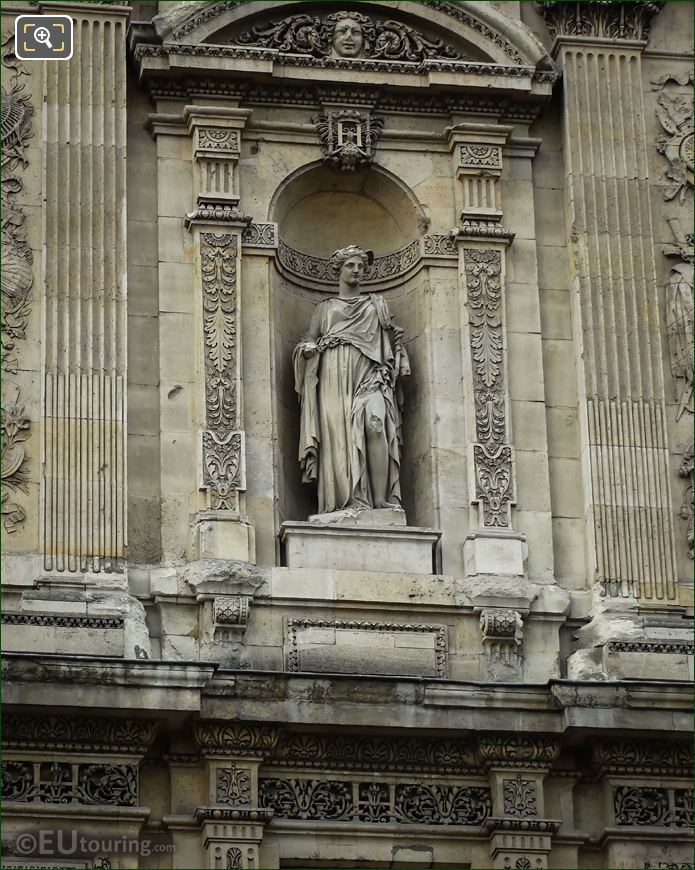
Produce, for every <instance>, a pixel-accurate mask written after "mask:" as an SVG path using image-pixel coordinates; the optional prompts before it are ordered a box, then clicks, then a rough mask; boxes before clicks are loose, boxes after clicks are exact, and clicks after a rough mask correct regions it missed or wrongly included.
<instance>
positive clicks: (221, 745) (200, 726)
mask: <svg viewBox="0 0 695 870" xmlns="http://www.w3.org/2000/svg"><path fill="white" fill-rule="evenodd" d="M194 733H195V738H196V741H197V742H198V744H199V746H200V747H201V751H202V753H203V756H204V757H205V759H206V769H207V774H208V789H209V793H208V800H209V804H208V806H205V807H199V808H198V809H197V810H196V812H195V818H196V821H197V822H198V824H199V825H200V828H201V836H202V838H203V849H204V850H205V854H206V856H207V859H208V864H207V866H208V867H211V868H217V867H227V868H230V870H242V868H244V870H246V868H258V867H259V866H260V863H259V848H260V845H261V841H262V839H263V831H264V827H265V825H266V824H267V822H269V821H270V819H271V818H272V815H273V813H272V810H268V809H264V808H262V807H259V795H258V771H259V768H260V766H261V764H262V763H263V759H264V758H265V757H266V756H267V755H268V754H269V753H270V752H271V751H272V750H273V749H274V748H275V746H276V745H277V741H278V735H279V732H278V729H277V728H269V727H265V726H256V725H246V724H244V723H240V722H235V723H229V724H226V723H219V722H199V723H197V724H196V726H195V729H194Z"/></svg>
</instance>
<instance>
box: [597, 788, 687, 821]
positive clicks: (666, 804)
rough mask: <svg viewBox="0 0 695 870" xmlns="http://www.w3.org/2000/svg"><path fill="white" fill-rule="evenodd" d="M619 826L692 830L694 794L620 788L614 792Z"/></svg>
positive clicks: (673, 789)
mask: <svg viewBox="0 0 695 870" xmlns="http://www.w3.org/2000/svg"><path fill="white" fill-rule="evenodd" d="M613 808H614V811H615V823H616V825H620V826H623V825H636V826H644V825H648V826H650V827H651V826H655V827H664V828H692V827H693V790H692V789H683V788H652V787H646V786H628V785H619V786H616V787H615V788H614V789H613Z"/></svg>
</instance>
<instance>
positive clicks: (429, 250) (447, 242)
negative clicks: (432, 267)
mask: <svg viewBox="0 0 695 870" xmlns="http://www.w3.org/2000/svg"><path fill="white" fill-rule="evenodd" d="M423 251H424V254H425V256H426V257H457V256H458V250H457V248H456V242H455V241H454V238H453V236H450V235H447V236H439V235H431V236H425V237H424V239H423Z"/></svg>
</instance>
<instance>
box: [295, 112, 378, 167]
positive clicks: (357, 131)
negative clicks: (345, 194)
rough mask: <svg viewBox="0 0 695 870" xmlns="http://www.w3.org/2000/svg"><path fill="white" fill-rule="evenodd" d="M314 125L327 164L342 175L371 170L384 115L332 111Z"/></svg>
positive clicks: (314, 121)
mask: <svg viewBox="0 0 695 870" xmlns="http://www.w3.org/2000/svg"><path fill="white" fill-rule="evenodd" d="M312 122H313V124H314V126H315V127H316V132H317V134H318V137H319V139H320V141H321V145H322V147H323V153H324V158H323V162H324V163H325V164H326V165H328V166H331V167H333V168H334V169H339V170H341V171H342V172H346V171H348V172H354V170H355V169H356V168H357V167H358V166H359V167H369V165H370V164H371V163H372V161H373V160H374V152H375V150H376V145H377V142H378V141H379V135H380V133H381V130H382V128H383V126H384V117H383V115H376V114H373V113H371V112H370V113H362V112H358V111H357V110H356V109H337V110H329V111H327V112H326V113H325V114H322V115H315V116H314V117H313V118H312Z"/></svg>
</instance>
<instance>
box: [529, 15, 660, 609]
mask: <svg viewBox="0 0 695 870" xmlns="http://www.w3.org/2000/svg"><path fill="white" fill-rule="evenodd" d="M661 5H662V4H660V3H653V2H636V3H610V4H605V3H604V4H599V3H556V2H547V3H541V4H539V6H540V9H541V12H542V13H543V14H544V16H545V19H546V21H547V22H548V25H549V27H550V29H551V32H553V33H554V34H555V36H556V42H555V54H556V56H557V58H558V60H559V61H560V63H561V65H562V68H563V73H564V78H563V81H564V124H563V129H564V153H565V161H566V173H567V184H566V197H567V202H566V218H567V226H568V245H569V249H570V257H571V278H572V290H573V295H574V305H575V312H576V316H577V322H578V323H580V324H581V360H582V362H581V375H580V420H581V427H582V465H583V474H584V482H585V517H586V523H587V530H588V534H589V539H590V540H589V553H590V560H591V562H590V569H591V573H592V575H593V578H594V579H595V580H596V581H598V583H599V587H600V591H601V594H602V595H606V594H607V595H610V596H623V597H630V596H632V595H635V596H636V597H637V598H638V599H641V600H642V601H649V602H659V601H663V602H674V601H675V600H676V597H677V590H676V564H675V555H674V536H673V521H672V517H671V492H670V489H671V483H670V480H669V472H668V439H667V431H666V417H665V395H664V376H663V370H662V359H663V348H662V341H661V336H660V312H659V301H658V294H657V293H656V283H657V279H656V272H655V261H654V251H655V248H654V235H653V229H652V217H651V210H650V200H649V187H648V172H649V170H648V164H649V161H648V149H647V138H646V131H645V126H644V117H645V107H644V97H643V92H642V67H641V55H642V51H643V50H644V47H645V45H646V40H647V36H648V23H649V19H650V17H651V16H652V15H653V14H654V13H655V12H656V11H658V9H659V8H660V6H661ZM626 106H629V107H630V110H629V111H627V112H626V111H625V107H626Z"/></svg>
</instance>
